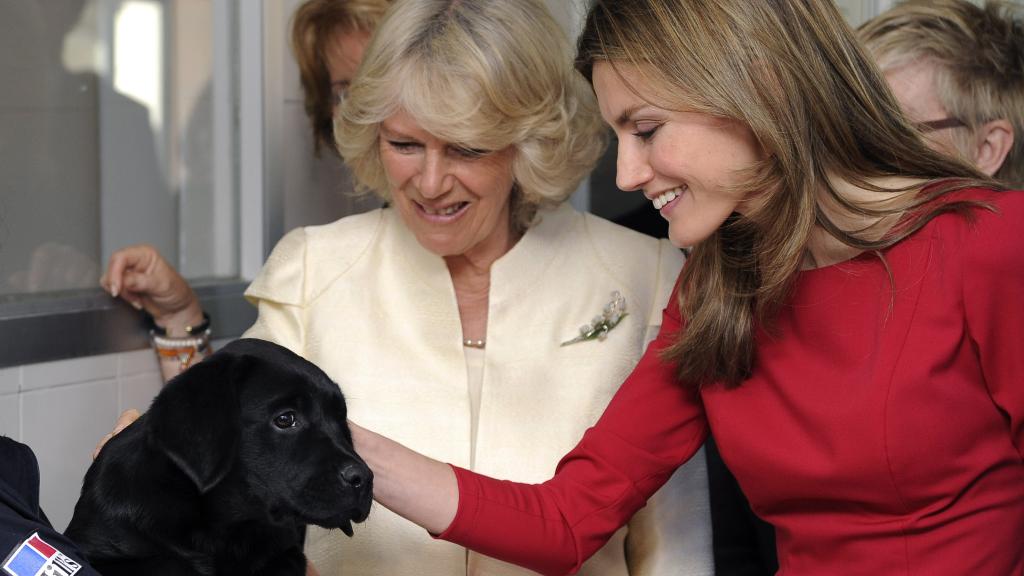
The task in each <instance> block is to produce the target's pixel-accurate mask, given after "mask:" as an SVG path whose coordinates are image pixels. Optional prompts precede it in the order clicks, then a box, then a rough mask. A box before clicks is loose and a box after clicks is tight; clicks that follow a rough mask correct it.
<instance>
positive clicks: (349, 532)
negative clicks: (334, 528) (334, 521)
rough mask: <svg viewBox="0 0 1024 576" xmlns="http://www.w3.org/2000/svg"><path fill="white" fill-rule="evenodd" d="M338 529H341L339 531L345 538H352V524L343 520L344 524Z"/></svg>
mask: <svg viewBox="0 0 1024 576" xmlns="http://www.w3.org/2000/svg"><path fill="white" fill-rule="evenodd" d="M339 528H341V531H342V532H344V533H345V535H346V536H348V537H349V538H351V537H352V522H350V521H348V520H345V523H344V524H342V525H341V526H339Z"/></svg>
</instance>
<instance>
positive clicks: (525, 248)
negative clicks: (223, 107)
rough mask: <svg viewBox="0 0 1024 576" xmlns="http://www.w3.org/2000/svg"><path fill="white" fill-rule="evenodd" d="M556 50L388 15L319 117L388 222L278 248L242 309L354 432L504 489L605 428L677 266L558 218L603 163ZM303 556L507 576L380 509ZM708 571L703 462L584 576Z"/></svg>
mask: <svg viewBox="0 0 1024 576" xmlns="http://www.w3.org/2000/svg"><path fill="white" fill-rule="evenodd" d="M568 54H569V49H568V47H567V46H566V44H565V41H564V37H563V35H562V32H561V29H560V27H559V26H558V25H557V23H555V22H554V21H553V19H552V18H551V17H550V15H549V14H548V13H547V11H546V9H545V8H544V7H543V5H542V4H540V3H539V2H537V1H535V0H516V1H508V0H463V1H461V2H451V1H449V0H407V1H399V2H398V3H397V4H396V5H395V6H394V7H393V9H392V10H391V12H389V13H388V15H386V16H385V19H384V21H383V22H382V23H381V25H380V28H378V31H377V34H376V35H375V37H374V39H373V40H372V41H371V44H370V46H369V47H368V48H367V52H366V54H365V56H364V60H363V64H362V67H361V68H360V70H359V73H358V74H357V76H356V79H355V80H354V82H353V83H352V85H351V87H350V89H349V92H348V95H347V97H346V100H345V102H344V104H343V105H342V107H341V109H340V115H339V117H338V119H337V121H336V134H337V137H338V143H339V148H340V151H341V153H342V156H343V157H344V158H345V161H346V163H348V164H349V166H351V167H352V169H353V172H354V173H355V175H356V177H357V179H358V180H359V181H360V183H361V184H362V185H363V186H365V187H366V188H368V189H370V190H373V191H375V192H377V193H378V194H380V195H381V196H382V197H384V199H385V200H387V201H388V203H389V207H388V208H385V209H382V210H377V211H373V212H370V213H367V214H362V215H358V216H352V217H349V218H345V219H342V220H340V221H338V222H335V223H333V224H329V225H326V226H318V227H310V228H305V229H300V230H296V231H294V232H292V233H291V234H289V235H287V236H286V237H285V238H284V239H282V240H281V242H280V243H279V244H278V246H277V247H276V248H275V250H274V252H273V254H272V255H271V256H270V259H269V260H268V262H267V264H266V267H265V268H264V270H263V272H262V273H261V274H260V276H259V277H258V278H257V279H256V281H255V282H253V284H252V286H250V288H249V290H248V291H247V293H246V294H247V296H248V298H249V299H250V300H251V301H253V302H255V303H256V304H257V305H258V307H259V319H258V321H257V323H256V325H255V326H253V328H252V329H251V330H250V331H249V332H248V333H247V334H246V335H247V336H253V337H259V338H265V339H269V340H274V341H276V342H278V343H281V344H283V345H285V346H287V347H289V348H291V349H293V350H295V351H296V352H297V353H299V354H301V355H302V356H304V357H306V358H308V359H310V360H312V361H313V362H315V363H316V364H318V365H319V366H321V367H322V368H323V369H324V370H325V371H326V372H327V373H328V374H329V375H331V377H332V378H334V379H335V380H336V381H337V382H338V383H339V385H340V386H341V387H342V390H343V391H344V392H345V395H346V398H347V399H348V407H349V418H351V420H352V421H354V422H357V423H359V424H361V425H364V426H367V427H369V428H371V429H373V430H375V431H377V432H380V433H383V434H385V435H387V436H389V437H391V438H393V439H396V440H398V441H400V442H402V443H405V444H406V445H408V446H410V447H412V448H413V449H416V450H419V451H422V452H424V453H426V454H429V455H430V456H432V457H434V458H438V459H442V460H445V461H448V462H452V463H455V464H458V465H462V466H466V467H469V468H472V469H474V470H479V471H481V472H486V473H488V474H494V475H502V476H504V477H509V478H515V479H517V480H522V481H540V480H542V479H544V478H546V477H548V476H550V474H551V473H552V472H553V471H554V467H555V465H556V463H557V461H558V458H559V456H560V455H561V454H563V453H565V452H566V451H568V450H569V449H570V448H571V447H572V446H573V445H574V444H575V442H576V440H577V439H578V438H579V437H580V435H581V434H582V433H583V431H584V430H585V429H586V428H587V427H588V426H590V425H591V424H592V423H593V422H594V421H595V420H596V419H597V417H598V416H599V415H600V414H601V412H602V411H603V409H604V407H605V405H606V404H607V402H608V400H609V399H610V398H611V396H612V394H613V393H614V392H615V390H616V388H617V387H618V385H619V383H620V382H622V380H623V379H624V378H625V376H626V375H627V374H628V373H629V371H630V370H631V369H632V368H633V366H634V365H635V363H636V362H637V360H638V359H639V357H640V355H641V353H642V351H643V349H644V346H645V344H646V343H647V341H648V340H649V339H650V338H651V337H653V335H654V333H655V332H656V330H657V328H658V326H659V325H660V322H661V311H662V309H663V308H664V306H665V304H666V301H667V297H668V293H669V292H670V290H671V287H672V283H673V281H674V280H675V278H676V276H677V274H678V272H679V269H680V267H681V266H682V255H681V253H680V252H679V251H678V250H676V249H674V248H673V247H672V246H671V245H669V244H668V242H666V241H657V240H654V239H652V238H649V237H646V236H643V235H640V234H637V233H635V232H632V231H629V230H627V229H625V228H622V227H619V226H616V225H614V224H611V223H609V222H607V221H604V220H601V219H599V218H596V217H594V216H590V215H583V214H580V213H578V212H576V211H574V210H573V209H572V208H570V207H569V206H568V205H567V204H566V203H564V200H565V199H566V198H567V197H568V195H569V194H570V193H571V192H572V191H573V190H574V189H575V188H576V185H577V184H578V182H579V181H580V179H581V178H582V177H583V176H584V175H585V174H587V173H588V171H589V170H590V169H591V167H592V166H593V164H594V163H595V161H596V159H597V157H598V154H599V153H600V150H601V148H602V146H603V137H602V134H601V132H600V130H601V128H600V127H599V126H600V124H599V121H598V119H597V116H596V110H595V108H594V103H593V99H592V95H591V93H590V92H589V89H588V88H586V86H585V84H584V83H583V81H582V78H580V77H579V76H578V75H577V74H576V73H575V72H574V71H573V70H572V68H571V63H570V61H569V57H568ZM585 325H589V326H585ZM552 383H554V384H552ZM424 430H427V431H429V433H428V434H423V431H424ZM307 553H308V555H309V557H310V560H311V561H312V563H313V564H314V565H315V566H316V567H317V569H318V570H319V571H320V572H321V573H322V574H324V575H327V574H331V575H333V574H345V575H347V576H352V575H371V574H374V575H385V574H386V575H410V576H413V575H416V576H431V575H438V576H451V575H455V574H459V575H463V574H472V575H478V574H480V575H482V574H487V575H499V574H500V575H504V574H524V573H525V571H524V570H522V569H521V568H516V567H513V566H511V565H508V564H504V563H502V562H499V561H496V560H492V559H489V558H486V557H484V556H481V555H479V554H476V553H472V552H467V551H466V550H465V549H462V548H459V547H456V546H453V545H450V544H448V543H444V542H440V541H435V540H433V539H432V538H431V537H430V535H428V534H427V533H425V532H424V531H423V530H422V529H420V528H418V527H416V526H415V525H413V524H411V523H409V522H407V521H405V520H404V519H402V518H400V517H398V516H397V515H395V514H393V513H391V512H390V511H388V510H387V509H384V508H383V507H380V506H376V507H375V508H374V509H373V510H372V512H371V513H370V517H369V519H368V520H367V521H366V522H365V523H364V524H363V525H360V526H357V527H356V533H355V536H353V537H352V538H351V539H349V538H346V537H345V536H344V535H342V534H340V533H337V532H333V533H325V532H324V531H320V530H315V529H314V530H311V531H310V534H309V536H308V540H307ZM712 572H713V569H712V561H711V539H710V520H709V514H708V509H707V479H706V471H705V470H704V468H703V459H701V458H696V459H694V464H692V465H691V466H690V467H688V468H684V469H683V470H681V471H680V473H679V474H677V475H676V477H675V478H673V480H672V481H671V482H669V484H668V485H666V486H665V488H664V489H663V490H662V491H661V492H660V493H659V494H658V495H657V496H656V497H655V498H653V499H652V500H651V502H650V503H649V505H648V507H647V508H646V509H645V510H644V511H642V512H641V513H639V514H638V515H637V516H636V518H634V519H633V521H632V522H631V523H630V524H629V525H628V526H627V527H626V528H624V529H623V530H621V531H620V532H619V534H617V535H616V536H615V537H614V538H613V539H612V541H611V542H609V543H608V545H606V546H605V547H604V548H603V549H602V551H601V552H599V553H598V554H597V555H596V556H595V557H594V558H593V559H591V560H590V561H589V562H588V563H587V564H586V565H585V566H584V568H583V571H582V573H583V574H589V575H616V576H625V575H639V574H663V575H667V574H673V575H675V574H711V573H712Z"/></svg>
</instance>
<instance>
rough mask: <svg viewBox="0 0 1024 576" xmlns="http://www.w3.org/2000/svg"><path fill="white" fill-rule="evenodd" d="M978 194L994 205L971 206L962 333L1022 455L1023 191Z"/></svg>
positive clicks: (964, 265) (965, 258) (1023, 342)
mask: <svg viewBox="0 0 1024 576" xmlns="http://www.w3.org/2000/svg"><path fill="white" fill-rule="evenodd" d="M982 200H986V201H989V202H991V203H992V204H993V205H994V206H995V207H996V209H997V211H996V212H995V213H991V212H987V211H983V210H977V211H975V214H976V215H977V218H976V221H975V222H973V223H972V224H971V225H969V228H968V233H967V236H966V238H965V242H964V263H963V268H962V272H963V276H964V278H963V289H964V294H963V299H964V307H965V315H966V317H967V333H968V334H969V335H970V338H971V340H972V343H973V344H974V346H975V348H976V350H977V352H978V358H979V360H980V363H981V371H982V377H983V378H984V380H985V384H986V386H987V387H988V389H989V393H990V394H991V395H992V400H993V401H994V402H995V403H996V405H997V406H998V407H999V409H1000V410H1001V411H1002V412H1003V414H1004V415H1005V416H1006V419H1007V422H1008V426H1009V431H1010V435H1011V439H1012V441H1013V443H1014V445H1015V446H1016V448H1017V452H1018V453H1020V455H1021V457H1022V458H1024V338H1022V331H1024V191H1012V192H997V193H993V194H992V195H991V196H989V197H988V198H983V199H982Z"/></svg>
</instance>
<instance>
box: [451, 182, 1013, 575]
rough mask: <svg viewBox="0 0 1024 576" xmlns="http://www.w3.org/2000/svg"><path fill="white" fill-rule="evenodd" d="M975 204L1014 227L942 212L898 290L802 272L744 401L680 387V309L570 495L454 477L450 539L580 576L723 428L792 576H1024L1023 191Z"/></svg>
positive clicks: (864, 272)
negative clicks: (673, 345)
mask: <svg viewBox="0 0 1024 576" xmlns="http://www.w3.org/2000/svg"><path fill="white" fill-rule="evenodd" d="M957 196H960V197H968V198H974V199H978V200H983V201H987V202H989V203H991V204H992V205H994V206H996V208H997V209H998V213H991V212H989V211H986V210H974V211H972V214H973V216H974V217H973V219H969V218H965V217H963V216H961V215H957V214H947V215H942V216H939V217H938V218H936V219H935V220H933V221H932V222H930V223H929V224H927V225H926V226H925V227H924V228H923V229H922V230H920V231H918V232H917V233H916V234H914V235H913V236H911V237H910V238H907V239H905V240H903V241H902V242H900V243H899V244H897V245H896V246H894V247H892V248H890V249H889V250H887V251H886V254H885V257H886V260H887V262H888V266H889V271H891V273H892V281H893V282H894V284H890V277H889V272H888V271H887V270H886V268H885V266H884V265H883V264H882V262H881V261H880V260H879V259H878V258H877V257H876V256H874V255H870V254H864V255H861V256H859V257H857V258H854V259H853V260H850V261H848V262H844V263H841V264H837V265H834V266H829V267H825V268H820V269H815V270H809V271H804V272H801V273H800V275H799V278H798V280H797V282H796V286H795V290H794V293H793V294H792V296H791V301H790V303H789V304H788V305H787V306H786V307H785V308H784V309H783V310H782V312H781V315H780V318H779V322H778V330H777V332H773V334H775V336H772V335H769V334H766V333H764V332H761V333H758V334H757V360H756V364H755V371H754V374H753V376H752V377H751V378H750V379H749V380H748V381H746V382H744V383H743V385H742V386H741V387H739V388H738V389H733V390H726V389H724V388H723V387H721V386H708V387H706V388H705V389H704V390H703V391H702V392H701V393H700V394H699V395H695V394H691V393H687V392H685V391H684V390H683V389H682V387H681V386H679V385H678V384H676V383H675V382H674V381H673V377H672V373H671V367H670V366H668V365H666V364H665V363H663V362H661V361H660V360H659V359H658V357H657V351H658V350H660V349H662V348H663V347H664V346H666V344H667V343H669V342H670V341H671V340H672V337H673V334H674V333H675V332H677V331H678V330H679V327H680V319H679V317H678V313H677V312H676V310H675V309H674V308H675V307H674V306H669V308H668V309H667V310H666V312H665V318H664V323H663V325H662V331H661V333H660V335H659V336H658V339H657V340H655V342H654V343H652V345H651V347H650V348H649V349H648V351H647V353H646V354H645V355H644V357H643V359H642V360H641V361H640V364H639V365H638V366H637V368H636V370H635V371H634V372H633V373H632V375H630V377H629V378H628V379H627V381H626V382H625V383H624V384H623V385H622V388H621V389H620V390H619V392H618V393H617V394H616V396H615V397H614V399H613V400H612V402H611V404H610V405H609V406H608V408H607V410H606V411H605V413H604V415H603V416H602V417H601V419H600V420H599V422H598V423H597V424H596V425H595V426H594V427H593V428H591V429H590V430H589V431H588V432H587V433H586V434H585V435H584V437H583V439H582V440H581V442H580V443H579V445H578V446H577V447H576V448H575V449H574V450H573V451H572V452H571V453H569V454H568V455H567V456H566V457H565V458H564V459H563V460H562V462H561V463H560V464H559V467H558V471H557V472H556V474H555V476H554V478H552V479H551V480H549V481H548V482H545V483H544V484H540V485H523V484H516V483H511V482H503V481H498V480H493V479H490V478H486V477H483V476H480V475H477V474H474V473H472V472H469V471H466V470H462V469H458V468H456V475H457V478H458V482H459V493H460V501H459V510H458V514H457V516H456V518H455V520H454V522H453V523H452V525H451V526H450V527H449V528H448V530H447V531H446V532H445V533H444V534H443V535H442V536H441V537H442V538H444V539H447V540H451V541H452V542H456V543H458V544H461V545H464V546H467V547H470V548H473V549H476V550H478V551H480V552H483V553H485V554H490V555H493V556H497V557H499V558H502V559H506V560H509V561H512V562H516V563H519V564H522V565H524V566H527V567H529V568H532V569H533V570H537V571H539V572H542V573H546V574H563V573H571V572H573V571H574V570H575V569H577V568H578V567H579V565H580V564H581V563H582V562H583V560H584V559H585V558H586V557H587V556H588V555H589V554H590V553H591V552H593V551H594V550H596V549H597V548H598V547H600V545H601V543H602V542H603V541H604V539H605V538H607V537H608V536H609V535H610V534H611V533H612V532H614V530H615V529H616V528H618V527H619V526H620V525H621V524H623V523H624V522H625V521H626V520H627V519H628V518H629V517H630V516H631V515H632V514H633V513H634V512H635V511H636V510H637V509H639V508H640V507H641V506H643V505H644V502H645V500H646V498H647V497H648V496H650V495H651V494H653V493H654V491H655V490H656V489H657V488H658V487H659V486H660V485H661V484H662V483H663V482H664V481H665V480H666V479H667V478H668V477H669V475H670V474H671V473H672V472H673V471H674V470H675V468H676V467H677V466H679V465H680V463H682V462H684V461H685V460H686V459H688V458H689V457H690V456H691V455H692V454H693V453H694V452H695V451H696V450H697V448H698V447H699V446H700V444H701V443H702V442H703V441H704V438H705V435H706V434H707V431H708V428H709V427H710V429H712V430H714V433H715V439H716V441H717V442H718V445H719V448H720V450H721V453H722V456H723V458H724V459H725V461H726V463H727V464H728V465H729V467H730V469H732V471H733V472H734V473H735V475H736V478H737V479H738V480H739V482H740V484H741V486H742V487H743V490H744V491H745V492H746V494H747V496H748V497H749V499H750V501H751V504H752V506H753V508H754V510H755V511H756V512H757V513H758V514H759V515H760V516H761V517H763V518H764V519H766V520H767V521H769V522H771V523H772V524H774V525H775V527H776V529H777V539H778V549H779V563H780V571H779V573H780V574H785V575H788V576H804V575H819V574H843V575H865V576H868V575H870V576H878V575H890V574H898V575H911V574H913V575H921V576H941V575H951V576H952V575H955V576H964V575H971V576H988V575H991V576H1007V575H1024V192H1003V193H994V192H990V191H985V190H972V191H965V192H960V193H957ZM971 220H973V223H972V222H971ZM893 286H894V289H893Z"/></svg>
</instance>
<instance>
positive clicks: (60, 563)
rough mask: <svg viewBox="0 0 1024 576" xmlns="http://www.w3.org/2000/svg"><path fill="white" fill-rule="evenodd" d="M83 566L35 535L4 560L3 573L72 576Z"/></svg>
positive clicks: (21, 575) (12, 575)
mask: <svg viewBox="0 0 1024 576" xmlns="http://www.w3.org/2000/svg"><path fill="white" fill-rule="evenodd" d="M81 569H82V565H81V564H79V563H78V562H75V561H74V560H72V559H71V558H68V557H67V555H65V554H63V553H61V551H60V550H57V549H56V548H54V547H53V546H50V545H49V544H47V543H46V542H43V539H42V538H40V537H39V533H38V532H37V533H35V534H33V535H31V536H29V537H28V539H26V540H25V541H24V542H22V543H21V544H19V545H18V547H17V548H15V549H14V551H13V552H11V554H10V556H8V557H7V559H6V560H4V563H3V573H4V574H6V575H9V576H71V575H72V574H75V573H76V572H78V571H79V570H81Z"/></svg>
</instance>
